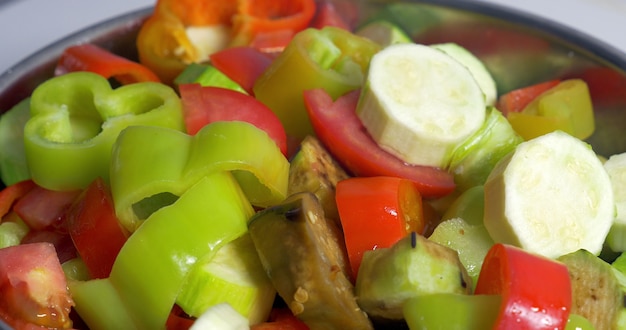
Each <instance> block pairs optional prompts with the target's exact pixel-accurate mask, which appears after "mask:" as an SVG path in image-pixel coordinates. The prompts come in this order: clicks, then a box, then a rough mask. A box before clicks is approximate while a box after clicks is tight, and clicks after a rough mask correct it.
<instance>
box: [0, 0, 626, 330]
mask: <svg viewBox="0 0 626 330" xmlns="http://www.w3.org/2000/svg"><path fill="white" fill-rule="evenodd" d="M163 2H166V1H163ZM329 3H331V4H332V5H334V6H329V7H321V8H326V10H327V11H325V13H326V14H325V15H328V14H329V13H332V12H333V10H337V11H338V12H341V15H342V16H343V18H344V19H345V21H343V22H342V23H345V25H343V26H342V28H344V29H345V28H346V26H348V27H353V26H355V23H356V21H355V19H354V18H355V16H351V15H354V13H358V15H359V18H358V20H359V21H360V22H361V23H362V22H363V21H367V20H370V19H379V18H381V17H387V18H389V19H390V20H391V21H393V22H394V23H396V24H398V25H400V26H401V27H402V28H403V29H404V30H405V31H407V33H409V35H410V36H411V37H412V38H414V40H416V41H418V42H425V43H435V42H437V43H439V42H447V41H455V42H459V43H461V44H463V45H464V46H466V47H467V48H468V49H469V50H471V51H472V52H475V54H476V55H477V56H479V57H480V58H481V60H483V61H484V63H485V65H486V67H487V68H488V69H489V70H490V71H491V72H493V73H494V77H495V78H496V80H497V82H498V86H499V88H500V91H499V92H500V93H501V94H502V93H505V92H507V91H509V90H513V89H515V88H521V87H523V86H529V85H531V84H533V83H539V82H542V81H548V80H549V79H552V78H558V79H569V78H578V77H588V78H589V81H588V83H589V91H590V95H591V100H592V102H593V105H594V111H595V119H596V124H597V129H596V131H595V132H594V134H593V135H592V136H591V137H589V138H588V139H587V141H588V142H590V143H591V145H592V147H593V148H594V151H596V152H597V153H598V154H599V155H604V156H608V155H612V154H615V153H618V152H621V151H623V150H626V148H624V146H625V145H626V144H625V143H623V141H621V140H620V139H619V138H615V136H619V135H614V134H610V132H611V131H610V128H611V127H613V126H615V127H617V128H618V130H617V132H621V128H620V127H622V126H623V125H621V126H620V123H624V120H623V119H624V116H623V115H622V111H621V109H622V108H623V106H624V104H625V103H626V102H624V98H623V96H620V95H623V94H620V93H618V92H619V91H621V90H623V89H621V88H620V86H623V82H624V78H623V77H624V74H623V67H626V65H622V62H620V61H621V60H620V57H619V56H612V54H611V52H610V51H607V50H604V49H603V48H602V47H600V49H601V51H600V52H598V53H596V54H599V55H601V56H603V57H606V61H605V60H598V59H597V58H595V57H587V56H586V53H585V52H578V49H573V50H572V49H570V48H569V44H568V43H561V42H560V41H559V40H555V39H554V38H547V39H546V40H543V39H541V36H542V34H534V35H531V36H526V35H523V34H522V33H520V30H517V29H511V28H510V27H511V26H512V24H513V23H516V22H517V20H515V19H510V17H508V18H509V19H505V20H503V21H499V20H495V21H493V22H491V21H482V18H481V17H482V16H480V15H478V16H475V15H474V14H471V13H470V14H468V13H467V12H466V11H465V9H467V8H466V7H465V6H466V5H462V4H447V6H444V7H440V6H439V5H433V4H431V3H425V4H422V3H413V2H406V3H404V2H403V3H400V2H398V3H390V4H385V5H384V7H383V5H382V4H373V3H369V2H367V3H366V2H363V3H361V2H350V1H345V2H344V1H332V2H329ZM179 4H181V5H184V4H185V2H179ZM323 4H327V3H326V2H324V3H323ZM457 6H460V7H457ZM355 8H356V9H357V10H354V9H355ZM331 9H332V10H331ZM197 12H199V11H197ZM490 13H492V12H490ZM145 14H147V13H144V16H142V18H143V17H145ZM463 15H468V16H464V17H466V19H458V18H459V17H460V16H463ZM416 17H419V18H420V19H415V18H416ZM505 17H506V15H505ZM322 18H323V16H322ZM190 19H191V18H190ZM319 20H321V21H324V20H323V19H321V18H319V17H317V20H313V21H312V22H319ZM329 21H330V20H327V22H329ZM450 22H452V23H450ZM441 23H446V24H450V25H448V26H446V27H444V28H442V27H441V26H440V25H439V24H441ZM470 23H473V24H470ZM316 24H319V23H316ZM322 25H323V26H327V25H330V23H323V24H322ZM484 30H486V31H491V32H492V33H490V34H488V38H477V37H475V36H473V34H475V33H476V32H477V31H484ZM547 30H548V31H553V28H551V27H550V26H548V27H547ZM135 31H136V30H135ZM494 31H495V32H494ZM285 35H287V36H288V34H285ZM477 35H481V34H480V33H478V34H477ZM482 35H484V34H482ZM129 39H130V40H132V41H133V42H134V35H131V37H130V38H129ZM257 40H260V39H257ZM570 41H571V40H570ZM95 43H102V40H100V41H96V42H95ZM574 43H576V42H574ZM592 44H593V43H592ZM107 47H111V48H112V49H116V52H117V53H120V54H125V56H126V57H129V58H131V59H136V58H137V57H136V54H133V53H132V52H133V51H132V49H133V47H128V45H125V46H119V45H109V46H107ZM128 50H130V54H129V52H128ZM274 55H277V54H273V56H274ZM607 62H612V64H611V65H609V66H605V64H606V63H607ZM527 65H528V66H527ZM607 67H611V68H618V70H617V71H609V72H607V70H603V69H605V68H607ZM620 68H622V69H620ZM31 77H32V76H31ZM254 77H258V76H257V75H251V76H249V77H247V78H245V79H248V81H251V80H255V78H254ZM46 78H47V77H46ZM604 78H606V79H604ZM29 79H30V82H36V81H37V80H38V79H40V78H38V77H36V78H29ZM245 79H244V80H245ZM2 86H3V85H2V80H1V79H0V89H2V90H3V91H2V94H0V100H1V101H2V102H0V107H2V110H5V108H4V107H5V104H8V105H10V106H12V105H13V104H15V102H14V101H13V100H15V99H17V100H21V99H22V98H23V97H25V96H26V95H24V94H23V93H24V91H26V93H29V92H30V91H29V87H25V88H22V91H19V92H15V89H13V90H10V89H7V91H8V92H5V90H4V89H3V88H1V87H2ZM8 94H11V95H12V96H10V97H9V98H8V101H7V102H4V100H5V99H6V97H5V95H8ZM253 94H254V93H253ZM308 97H309V101H311V99H315V97H318V99H317V101H315V100H314V102H312V103H311V104H315V102H317V103H316V104H317V105H318V106H319V107H329V108H332V109H338V108H340V107H339V106H336V105H337V104H343V105H342V107H344V106H345V104H350V102H356V101H357V97H358V93H357V92H353V93H352V94H347V95H345V96H344V97H345V98H343V97H342V98H338V99H336V100H334V98H333V97H327V96H324V95H322V94H317V95H313V97H311V95H309V96H308ZM12 99H13V100H12ZM352 104H354V103H352ZM333 127H337V126H333ZM357 127H358V126H357ZM607 128H608V129H609V130H607ZM334 129H335V128H333V130H334ZM327 130H328V131H331V129H327ZM339 131H341V130H339ZM351 132H352V133H351V134H356V133H354V132H356V131H351ZM598 132H601V133H602V134H600V133H598ZM603 134H607V136H609V138H607V137H606V136H604V135H603ZM347 135H350V134H347ZM320 136H321V134H320ZM358 136H361V135H358ZM199 140H200V139H199ZM322 140H323V139H322ZM328 141H331V142H328ZM338 141H341V139H337V138H334V139H333V138H332V137H331V138H329V139H328V140H325V141H323V143H324V144H325V145H327V147H329V149H330V147H331V146H332V145H334V144H335V143H334V142H338ZM195 142H197V141H194V143H195ZM296 144H297V142H296V143H294V144H293V145H296ZM365 146H367V147H369V149H370V150H368V148H363V149H357V150H358V151H359V152H361V153H362V154H361V155H359V156H358V157H355V158H353V159H356V160H358V161H361V162H362V164H371V163H370V162H371V161H372V159H373V158H372V155H377V152H376V151H375V152H373V153H370V152H371V149H372V147H376V146H375V145H374V144H365ZM178 149H179V148H171V149H169V150H170V151H171V154H168V155H166V156H163V158H161V159H166V158H167V156H173V154H175V153H177V152H176V151H177V150H178ZM346 149H349V148H346ZM248 150H249V149H248ZM373 150H376V149H373ZM132 153H136V154H137V155H141V150H140V149H133V150H131V152H130V153H129V154H132ZM337 155H338V153H334V154H333V156H335V157H337V159H340V157H338V156H337ZM255 157H256V156H255ZM138 158H141V156H140V157H138ZM200 158H201V159H203V160H206V159H205V158H203V157H200ZM385 164H387V163H385ZM161 165H162V164H160V163H159V162H151V163H149V162H148V161H146V162H145V163H144V165H141V166H137V167H136V168H137V169H143V170H146V169H149V168H151V167H155V168H156V167H160V166H161ZM394 166H395V165H392V167H394ZM189 167H190V168H192V167H193V166H189ZM383 167H384V166H383ZM346 168H347V169H350V174H351V175H358V176H361V175H362V174H360V173H359V172H357V171H354V169H353V168H350V167H349V166H347V165H346ZM430 170H432V169H426V171H425V172H421V174H420V176H419V178H418V179H419V180H416V181H415V182H416V183H417V185H418V187H420V193H423V195H424V196H425V197H426V201H427V203H426V204H427V205H426V207H425V210H426V211H425V212H426V213H429V212H432V210H433V209H437V211H441V210H445V208H446V205H448V203H449V202H450V200H452V199H453V197H454V195H448V194H449V193H451V192H453V191H454V190H455V189H456V187H455V185H454V183H453V181H452V180H451V178H450V176H449V174H450V173H445V169H438V170H436V171H434V172H430ZM200 172H203V170H201V171H200ZM134 173H135V174H134V175H135V176H136V177H142V176H143V174H144V173H142V171H137V172H134ZM203 173H204V174H206V172H203ZM238 173H240V172H238ZM436 173H439V174H441V175H442V176H441V177H439V176H438V175H439V174H436ZM429 175H432V177H430V178H431V179H432V178H435V180H433V181H429V180H428V178H429ZM129 177H132V176H129ZM235 178H236V179H237V180H236V181H237V184H242V186H246V185H245V183H246V182H247V183H249V182H250V179H253V178H252V177H251V176H246V175H243V177H242V176H239V174H237V175H235ZM437 178H439V179H441V180H439V179H437ZM123 181H126V180H123ZM253 181H254V180H253ZM187 183H189V182H187ZM253 186H254V187H257V188H258V187H260V186H258V185H253ZM261 186H262V185H261ZM118 187H119V186H118ZM188 188H189V186H186V187H185V188H184V189H181V190H180V191H179V193H177V194H171V195H168V194H167V193H165V194H162V193H160V192H159V189H156V190H150V193H148V194H147V197H150V198H146V199H145V200H144V199H141V200H140V201H137V203H135V202H130V203H128V204H129V205H133V206H132V208H133V212H135V211H136V209H135V206H137V207H139V206H145V204H143V202H145V201H148V202H150V203H152V202H153V203H154V204H155V205H156V207H154V205H152V207H150V206H148V207H147V208H146V209H144V210H143V211H145V213H144V215H145V216H146V220H140V221H144V222H145V223H150V222H149V221H147V219H151V218H150V217H151V216H156V215H157V214H158V213H159V212H161V211H165V210H166V209H174V206H175V205H176V204H177V203H179V202H180V201H181V200H182V199H183V196H185V195H186V194H187V193H188V192H189V190H190V189H188ZM154 192H156V194H151V193H154ZM265 193H267V191H266V190H263V189H261V190H260V191H258V190H256V189H251V190H250V191H248V192H247V193H245V192H244V193H242V194H243V195H246V196H261V195H264V194H265ZM455 193H456V192H455ZM9 195H10V194H9ZM218 195H219V197H223V196H222V195H221V194H218ZM154 196H156V197H157V198H155V199H152V198H151V197H154ZM441 196H447V197H448V198H449V199H450V200H447V199H442V200H435V199H436V198H438V197H441ZM144 197H146V196H144ZM161 197H165V199H159V198H161ZM216 197H217V196H216ZM10 199H11V198H9V200H10ZM139 202H142V203H139ZM150 203H148V204H150ZM202 203H203V202H199V199H198V200H196V202H195V203H194V204H202ZM430 203H432V205H430ZM271 204H274V202H268V203H267V204H258V205H257V208H259V209H260V208H265V207H266V206H271ZM127 206H128V205H127ZM139 208H141V207H139ZM293 215H294V214H293V213H288V214H286V217H290V216H293ZM436 217H438V215H435V216H433V218H436ZM153 219H154V218H152V219H151V220H153ZM5 223H18V221H16V220H15V212H12V211H11V212H8V213H7V216H6V217H4V218H3V219H2V224H3V225H4V224H5ZM152 223H154V222H152ZM432 223H436V221H435V222H432ZM139 228H140V229H139V230H141V228H143V226H141V227H139ZM196 229H197V228H193V229H188V230H189V232H194V231H195V230H196ZM138 232H139V231H138ZM173 232H174V231H169V232H168V234H172V233H173ZM187 234H188V233H186V234H185V236H186V235H187ZM47 235H53V236H54V235H56V236H54V237H57V238H62V237H65V238H67V237H68V236H67V234H64V233H55V232H53V231H49V230H43V231H41V230H37V231H36V232H35V233H29V234H28V239H25V240H24V242H26V241H32V240H39V239H44V237H53V236H47ZM181 236H182V235H181ZM131 237H133V236H131ZM164 237H165V236H164ZM45 239H50V238H45ZM163 241H165V240H163ZM160 242H161V241H160ZM181 244H182V243H181ZM281 252H284V251H281ZM609 258H610V257H609ZM137 260H138V259H137ZM334 270H335V271H336V270H337V268H334ZM116 276H117V280H119V277H121V276H120V275H119V273H118V275H115V276H113V278H116ZM117 280H116V281H117ZM115 285H117V284H115V283H114V282H113V281H111V280H106V279H105V280H92V281H89V282H83V283H79V282H72V283H70V288H71V290H72V291H73V292H74V293H75V298H76V301H77V303H80V305H81V306H83V307H82V310H81V316H83V317H84V318H85V319H92V320H95V321H94V322H98V321H97V320H98V319H99V320H105V319H109V320H117V321H119V322H120V323H118V324H114V325H111V326H112V327H117V328H120V327H125V325H129V326H131V327H132V324H135V325H138V324H141V323H143V322H146V323H145V324H148V323H152V322H154V324H159V325H158V326H159V327H160V326H161V325H162V324H167V325H172V324H175V323H177V322H175V320H179V321H181V322H178V324H179V325H181V324H182V325H184V326H189V325H188V323H187V322H185V321H186V320H185V316H184V315H183V314H181V312H178V311H177V306H174V308H173V309H171V308H169V307H172V303H171V301H172V300H171V299H170V298H171V297H172V295H171V292H172V291H168V293H164V294H163V295H160V294H159V298H162V297H163V296H165V298H164V299H165V300H168V301H169V302H167V303H165V302H163V301H159V299H157V298H156V295H155V296H154V299H149V300H150V301H151V303H153V304H154V305H155V306H156V305H159V307H158V308H156V309H154V310H158V312H155V314H154V315H148V314H151V313H152V312H150V311H148V312H146V310H143V311H137V310H135V311H133V312H132V313H133V314H134V313H138V314H137V315H140V314H142V315H140V316H138V317H135V316H133V317H131V316H130V315H131V312H130V311H129V310H128V309H126V307H127V306H126V304H125V303H122V302H121V300H122V299H121V298H120V297H119V296H117V294H116V293H115V291H117V289H115ZM152 285H154V286H159V287H160V288H162V289H164V290H167V289H168V288H169V289H171V288H173V287H174V285H173V284H172V283H171V282H168V283H167V284H164V285H159V284H154V283H152ZM148 290H149V289H146V291H148ZM159 292H161V291H159ZM163 292H164V291H163ZM94 293H95V294H96V295H98V297H101V303H102V304H101V305H100V306H99V307H98V306H96V307H95V308H90V307H86V306H89V303H91V302H92V300H93V299H92V298H91V297H92V295H93V294H94ZM300 293H302V292H301V291H300ZM140 296H141V295H136V296H133V297H132V299H139V298H137V297H140ZM298 297H299V298H298V299H301V298H302V296H298ZM296 301H298V300H296ZM277 303H280V302H279V301H277ZM131 305H132V303H131ZM102 306H106V307H102ZM164 306H168V308H165V307H164ZM107 307H109V308H107ZM131 307H132V308H131V309H130V310H133V309H135V308H136V306H131ZM144 307H145V306H144ZM157 314H158V315H157ZM296 317H298V316H297V315H296ZM270 320H274V318H270ZM135 322H139V323H135ZM268 323H272V322H268Z"/></svg>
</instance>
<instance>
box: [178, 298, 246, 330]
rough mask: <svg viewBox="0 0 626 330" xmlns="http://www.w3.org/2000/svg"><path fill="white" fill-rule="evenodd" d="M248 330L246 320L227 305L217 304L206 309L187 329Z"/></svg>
mask: <svg viewBox="0 0 626 330" xmlns="http://www.w3.org/2000/svg"><path fill="white" fill-rule="evenodd" d="M212 329H215V330H218V329H219V330H248V329H250V326H249V325H248V319H246V318H245V317H244V316H243V315H241V314H239V312H237V311H236V310H235V309H234V308H233V307H232V306H231V305H229V304H228V303H221V304H217V305H215V306H213V307H211V308H209V309H207V310H206V311H205V312H204V313H202V315H200V317H198V318H197V319H196V321H195V322H194V323H193V324H192V325H191V327H189V330H212Z"/></svg>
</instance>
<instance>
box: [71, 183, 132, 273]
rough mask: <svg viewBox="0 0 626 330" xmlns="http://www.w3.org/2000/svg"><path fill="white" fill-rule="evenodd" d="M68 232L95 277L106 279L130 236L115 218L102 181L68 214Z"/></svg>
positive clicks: (109, 196) (108, 195)
mask: <svg viewBox="0 0 626 330" xmlns="http://www.w3.org/2000/svg"><path fill="white" fill-rule="evenodd" d="M67 229H68V231H69V234H70V236H71V238H72V241H73V242H74V245H75V246H76V250H77V251H78V254H79V255H80V256H81V258H82V259H83V262H84V263H85V265H86V266H87V270H88V271H89V275H91V277H92V278H106V277H108V276H109V274H110V273H111V268H112V267H113V263H114V262H115V258H117V254H118V253H119V251H120V249H121V248H122V246H123V245H124V243H125V242H126V239H127V237H128V234H127V233H126V232H125V231H124V230H123V229H122V227H121V226H120V223H119V221H118V219H117V216H116V215H115V208H114V207H113V198H112V197H111V192H110V190H109V187H107V186H106V185H105V183H104V181H103V180H102V179H101V178H98V179H96V180H94V182H92V183H91V184H90V185H89V186H88V187H87V189H85V190H84V191H83V192H82V193H81V194H80V195H79V196H78V198H77V199H76V201H75V202H74V204H72V207H71V208H70V209H69V211H68V215H67Z"/></svg>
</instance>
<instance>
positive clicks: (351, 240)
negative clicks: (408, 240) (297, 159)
mask: <svg viewBox="0 0 626 330" xmlns="http://www.w3.org/2000/svg"><path fill="white" fill-rule="evenodd" d="M335 200H336V201H337V210H338V211H339V218H340V220H341V226H342V228H343V234H344V239H345V244H346V250H347V252H348V260H349V261H350V266H351V268H352V279H353V280H355V279H356V276H357V273H358V270H359V266H360V265H361V260H362V259H363V254H364V253H365V252H366V251H369V250H374V249H377V248H387V247H391V246H392V245H393V244H395V243H396V242H398V241H399V240H400V239H402V238H403V237H406V236H407V235H408V234H409V233H410V232H417V233H418V234H421V233H423V231H424V227H425V221H424V212H423V210H422V197H421V196H420V193H419V192H418V191H417V189H416V187H415V185H414V184H413V182H412V181H410V180H408V179H402V178H398V177H385V176H374V177H354V178H349V179H345V180H342V181H339V182H338V183H337V190H336V193H335Z"/></svg>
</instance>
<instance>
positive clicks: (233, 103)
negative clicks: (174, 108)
mask: <svg viewBox="0 0 626 330" xmlns="http://www.w3.org/2000/svg"><path fill="white" fill-rule="evenodd" d="M179 90H180V95H181V99H182V102H183V113H184V116H185V124H186V126H187V133H189V134H192V135H193V134H196V132H198V131H199V130H200V129H201V128H202V127H204V126H205V125H207V124H209V123H212V122H215V121H232V120H239V121H245V122H248V123H250V124H252V125H254V126H256V127H258V128H260V129H262V130H264V131H265V132H266V133H267V134H268V135H269V136H270V138H272V139H273V140H274V141H275V142H276V145H277V146H278V147H279V148H280V151H281V152H282V153H283V155H286V154H287V134H286V133H285V129H284V128H283V125H282V123H281V122H280V120H279V119H278V117H277V116H276V114H274V112H272V110H270V109H269V108H268V107H267V106H266V105H264V104H263V103H261V102H260V101H258V100H257V99H255V98H254V97H252V96H250V95H246V94H243V93H240V92H237V91H233V90H229V89H226V88H219V87H209V86H201V85H200V84H182V85H180V86H179Z"/></svg>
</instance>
